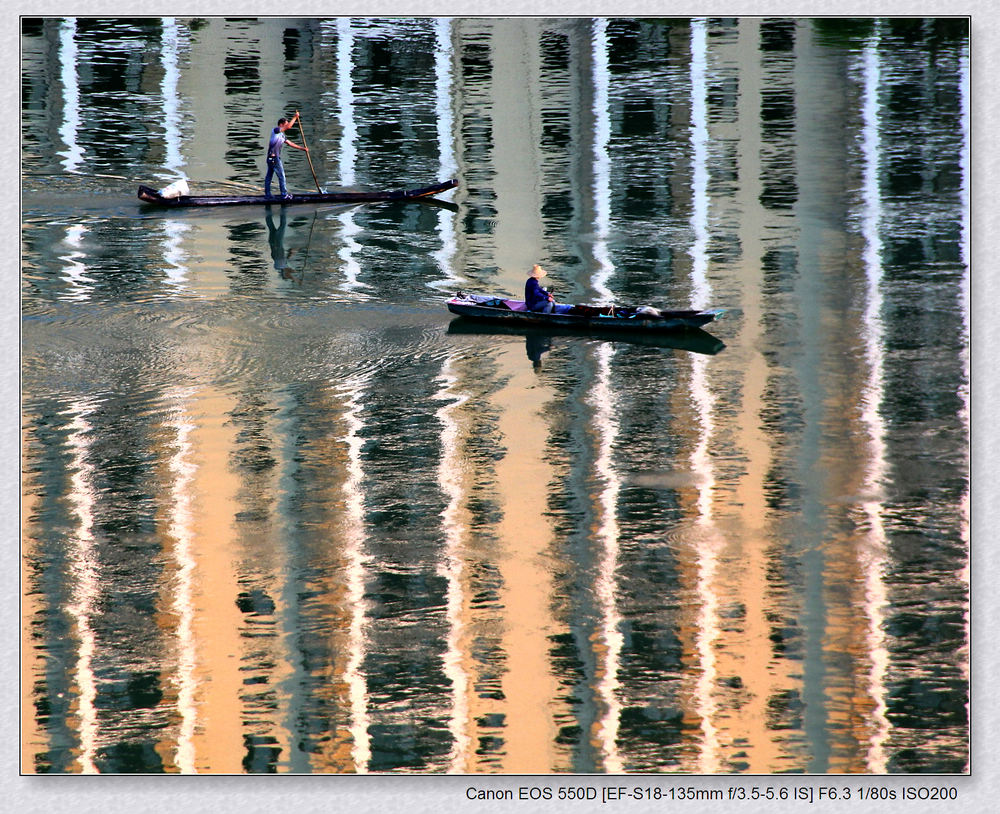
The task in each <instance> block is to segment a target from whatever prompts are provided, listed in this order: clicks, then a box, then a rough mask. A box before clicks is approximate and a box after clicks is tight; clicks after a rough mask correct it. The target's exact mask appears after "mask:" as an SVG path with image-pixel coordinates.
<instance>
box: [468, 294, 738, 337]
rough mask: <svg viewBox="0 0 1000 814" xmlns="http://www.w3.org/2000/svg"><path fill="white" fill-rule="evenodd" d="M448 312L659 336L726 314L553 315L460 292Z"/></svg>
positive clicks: (570, 311)
mask: <svg viewBox="0 0 1000 814" xmlns="http://www.w3.org/2000/svg"><path fill="white" fill-rule="evenodd" d="M448 310H449V311H451V312H452V313H453V314H458V315H459V316H461V317H466V318H468V319H474V320H479V321H488V322H492V323H495V324H501V325H532V326H542V327H552V326H558V327H560V328H573V329H576V330H583V331H602V332H603V331H619V332H628V333H656V332H664V331H683V330H688V329H691V328H701V327H702V326H704V325H707V324H708V323H709V322H713V321H714V320H716V319H717V318H718V317H720V316H722V314H724V313H725V311H724V310H722V309H719V308H715V309H711V310H706V311H664V310H661V309H658V308H651V307H649V306H638V307H635V306H623V305H560V304H557V305H556V307H555V310H554V311H553V312H552V313H550V314H546V313H540V312H537V311H529V310H528V309H527V308H526V307H525V304H524V301H523V300H509V299H504V298H503V297H486V296H482V295H480V294H466V293H465V292H462V291H460V292H458V293H457V294H456V295H455V296H454V297H452V298H451V299H450V300H448Z"/></svg>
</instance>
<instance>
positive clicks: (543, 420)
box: [21, 18, 970, 774]
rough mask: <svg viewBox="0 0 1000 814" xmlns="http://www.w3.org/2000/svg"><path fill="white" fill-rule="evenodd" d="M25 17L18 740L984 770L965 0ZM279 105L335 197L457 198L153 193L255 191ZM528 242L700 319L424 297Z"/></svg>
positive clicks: (393, 764) (437, 756)
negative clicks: (468, 308)
mask: <svg viewBox="0 0 1000 814" xmlns="http://www.w3.org/2000/svg"><path fill="white" fill-rule="evenodd" d="M21 49H22V50H21V60H22V62H21V65H22V77H21V78H22V97H21V98H22V111H21V114H22V117H23V120H24V123H25V136H24V139H23V143H22V178H23V186H22V285H21V297H22V300H21V313H22V325H21V328H22V339H23V344H22V349H21V352H22V356H21V363H22V393H23V397H22V449H23V459H22V481H21V482H22V529H23V534H22V555H23V556H22V563H23V566H22V588H23V595H22V598H21V609H22V619H23V624H22V631H23V635H22V654H21V655H22V660H23V667H22V685H21V691H22V710H21V718H22V739H21V744H22V770H23V771H26V772H39V773H52V772H55V773H88V772H112V773H113V772H147V773H159V772H204V773H212V772H216V773H217V772H222V773H243V772H254V773H266V772H297V773H311V772H352V773H353V772H400V773H412V772H423V773H439V772H467V773H511V772H543V773H545V772H586V773H590V772H596V773H604V772H608V773H613V772H614V773H617V772H685V773H703V774H712V773H772V772H808V773H911V772H912V773H956V772H965V771H967V770H968V767H969V748H968V744H969V706H968V704H969V639H968V628H969V624H968V622H969V619H968V609H969V573H968V563H969V545H970V540H969V420H968V419H969V416H968V406H969V364H968V352H969V311H968V288H969V269H968V205H969V201H968V189H969V174H968V169H969V164H968V117H969V95H968V70H969V65H968V51H969V37H968V26H967V22H966V21H964V20H948V21H944V20H918V19H907V20H898V21H867V22H850V21H833V20H825V21H810V20H796V21H791V20H777V19H747V20H715V19H713V20H708V21H705V20H692V21H687V20H683V21H669V22H668V21H662V22H657V21H646V22H636V21H632V20H625V19H612V20H590V19H573V20H545V19H474V20H473V19H468V20H464V19H455V20H445V19H427V20H419V19H410V20H371V19H365V20H349V19H346V18H344V19H331V20H295V21H290V20H281V19H267V20H252V19H251V20H246V19H239V20H236V19H231V20H226V19H221V18H212V19H177V20H173V19H164V20H161V19H138V20H96V19H79V20H72V19H45V20H31V19H25V20H24V21H23V27H22V39H21ZM296 109H298V110H300V111H301V113H302V121H303V125H304V128H305V134H304V135H305V138H306V139H307V142H308V144H309V145H310V147H311V149H312V159H313V165H314V169H315V172H316V176H317V178H318V179H319V183H320V184H321V185H322V186H323V187H324V188H328V189H333V188H340V187H344V188H361V189H364V188H386V187H390V188H396V187H406V186H420V185H423V184H425V183H430V182H433V181H436V180H438V179H443V178H450V177H456V178H458V179H459V181H460V184H459V187H458V188H457V189H456V190H455V191H454V192H450V193H447V194H446V195H444V196H442V197H443V200H444V201H445V202H446V203H447V204H449V205H448V206H433V205H428V204H424V205H420V204H378V205H368V206H360V207H353V208H344V207H339V208H338V207H332V206H298V207H291V208H281V207H272V208H269V209H262V208H254V207H246V208H235V209H228V210H225V211H190V212H177V213H174V212H165V211H157V210H150V209H146V208H143V207H142V206H140V205H139V203H138V201H137V200H136V198H135V191H136V187H137V185H138V184H139V183H146V184H150V185H154V186H162V185H164V184H166V183H168V182H170V181H172V180H174V179H176V178H178V177H186V178H187V179H189V183H190V184H191V186H192V188H193V189H194V190H195V191H199V192H208V191H213V192H227V191H230V192H236V191H244V190H247V189H251V190H255V189H258V188H259V186H260V184H261V179H262V176H263V169H264V164H263V152H264V149H263V145H264V143H265V140H266V136H267V133H268V130H269V128H270V127H271V126H273V124H274V121H275V120H276V119H277V117H278V116H280V115H287V114H290V113H291V112H293V111H294V110H296ZM291 136H292V138H293V140H296V141H298V140H299V138H301V134H300V133H299V132H298V130H297V129H296V130H293V131H292V133H291ZM297 137H298V138H297ZM285 164H286V168H287V171H288V175H289V184H290V186H291V188H292V189H296V190H300V191H308V190H309V189H312V188H314V181H313V176H312V173H311V171H310V168H309V165H308V163H307V162H306V161H305V158H304V155H303V154H302V153H299V152H296V151H294V150H290V149H286V156H285ZM534 262H541V263H542V264H543V265H545V266H546V267H547V268H548V269H549V271H550V278H549V279H550V281H551V284H552V286H553V287H554V290H555V292H556V293H557V295H558V297H559V298H560V299H563V300H565V301H592V302H612V301H621V302H631V303H643V302H649V303H653V304H660V305H673V306H675V307H688V306H699V307H700V306H708V305H711V306H715V307H722V308H726V309H728V313H727V314H726V315H725V317H724V318H723V319H722V320H721V321H720V322H718V323H716V324H715V325H713V326H712V332H711V335H709V336H699V337H687V338H685V339H683V340H681V339H677V340H675V341H673V342H669V343H665V344H664V343H661V344H658V345H657V344H639V343H627V342H614V341H608V340H607V339H606V338H602V337H566V336H546V335H541V334H537V333H535V334H513V333H506V334H500V333H495V332H491V331H490V330H487V329H471V328H469V327H468V326H463V325H462V324H461V323H459V322H452V319H451V317H450V316H449V315H448V313H447V311H446V309H445V308H444V300H445V299H446V298H447V296H448V295H449V294H450V293H452V292H453V291H455V290H457V289H459V288H462V289H466V290H470V291H481V292H498V293H499V292H502V293H506V294H514V293H517V292H519V291H521V290H522V286H523V281H524V277H525V274H526V271H527V270H528V269H529V268H530V266H531V264H532V263H534Z"/></svg>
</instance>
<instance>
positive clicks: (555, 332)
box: [448, 317, 726, 369]
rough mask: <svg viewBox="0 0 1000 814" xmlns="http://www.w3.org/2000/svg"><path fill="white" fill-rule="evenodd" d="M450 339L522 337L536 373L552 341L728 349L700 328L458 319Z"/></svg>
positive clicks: (451, 326)
mask: <svg viewBox="0 0 1000 814" xmlns="http://www.w3.org/2000/svg"><path fill="white" fill-rule="evenodd" d="M448 333H449V334H451V335H472V336H523V337H524V346H525V350H526V352H527V354H528V358H529V359H530V360H531V361H532V362H533V363H534V365H535V367H536V369H538V368H540V367H541V359H542V356H543V355H544V354H545V353H548V352H549V351H550V350H552V340H553V339H555V338H559V339H576V340H580V341H584V342H620V343H624V344H627V345H639V346H642V347H647V348H665V349H671V350H682V351H688V352H689V353H701V354H705V355H706V356H714V355H715V354H717V353H719V352H721V351H722V350H724V349H725V347H726V344H725V342H723V341H722V340H721V339H719V338H718V337H716V336H712V334H710V333H708V331H704V330H702V329H701V328H688V329H687V330H684V331H670V332H665V333H648V334H647V333H625V332H622V331H614V330H606V331H599V330H585V331H583V330H580V329H575V328H564V327H559V326H555V325H554V326H551V327H547V328H538V327H530V326H524V325H496V324H487V323H482V322H475V321H473V320H469V319H466V318H465V317H456V318H455V319H453V320H452V321H451V322H450V323H449V325H448Z"/></svg>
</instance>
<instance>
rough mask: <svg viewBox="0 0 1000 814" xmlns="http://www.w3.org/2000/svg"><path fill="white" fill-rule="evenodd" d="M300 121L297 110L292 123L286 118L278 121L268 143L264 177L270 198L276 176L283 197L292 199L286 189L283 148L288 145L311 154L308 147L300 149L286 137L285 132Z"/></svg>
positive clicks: (265, 192)
mask: <svg viewBox="0 0 1000 814" xmlns="http://www.w3.org/2000/svg"><path fill="white" fill-rule="evenodd" d="M298 120H299V111H297V110H296V111H295V115H294V116H293V117H292V120H291V121H288V119H285V118H281V119H278V126H277V127H275V128H274V130H272V131H271V138H270V140H269V141H268V142H267V175H265V176H264V194H265V195H266V196H267V197H268V198H270V197H271V177H272V176H274V175H275V174H277V176H278V184H279V186H280V187H281V197H282V198H291V197H292V196H291V195H289V194H288V190H287V189H286V187H285V168H284V166H282V164H281V148H282V147H283V146H284V145H285V144H287V145H288V146H289V147H294V148H295V149H296V150H304V151H305V152H309V148H308V147H300V146H299V145H298V144H296V143H295V142H294V141H289V140H288V139H287V138H286V137H285V131H286V130H288V129H289V128H290V127H291V126H292V125H293V124H295V122H297V121H298Z"/></svg>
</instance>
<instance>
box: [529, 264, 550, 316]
mask: <svg viewBox="0 0 1000 814" xmlns="http://www.w3.org/2000/svg"><path fill="white" fill-rule="evenodd" d="M546 274H547V272H546V271H545V269H543V268H542V267H541V266H540V265H538V263H535V265H534V266H533V267H532V269H531V275H530V276H529V277H528V279H527V281H526V282H525V283H524V304H525V306H526V307H527V309H528V310H529V311H541V312H542V313H545V314H551V313H552V310H553V309H554V308H555V304H556V300H555V297H553V296H552V295H551V294H550V293H549V292H548V291H546V290H545V289H544V288H542V284H541V283H540V282H538V281H539V280H541V279H542V277H544V276H545V275H546Z"/></svg>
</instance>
